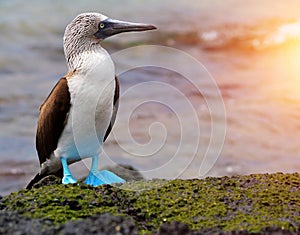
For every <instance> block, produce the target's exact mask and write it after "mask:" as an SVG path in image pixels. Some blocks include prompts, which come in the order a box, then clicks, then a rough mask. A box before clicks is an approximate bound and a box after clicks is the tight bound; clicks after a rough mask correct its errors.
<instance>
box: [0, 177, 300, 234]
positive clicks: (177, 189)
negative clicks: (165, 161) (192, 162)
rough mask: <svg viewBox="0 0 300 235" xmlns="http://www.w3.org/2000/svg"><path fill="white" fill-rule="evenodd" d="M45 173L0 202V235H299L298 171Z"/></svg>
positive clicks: (299, 198)
mask: <svg viewBox="0 0 300 235" xmlns="http://www.w3.org/2000/svg"><path fill="white" fill-rule="evenodd" d="M59 182H60V181H59V179H57V178H55V177H54V178H53V177H48V178H46V179H44V180H43V182H40V184H38V185H37V186H36V187H35V188H34V189H32V190H21V191H19V192H16V193H12V194H11V195H8V196H5V197H3V198H2V199H0V212H1V213H0V224H1V228H0V234H35V231H39V233H38V234H160V235H161V234H175V235H176V234H232V235H234V234H241V235H242V234H299V232H300V230H299V227H300V174H298V173H294V174H282V173H277V174H256V175H248V176H234V177H221V178H212V177H208V178H206V179H203V180H198V179H192V180H170V181H168V180H150V181H145V180H139V181H131V182H127V183H125V184H117V185H102V186H99V187H95V188H94V187H91V186H88V185H85V184H83V183H81V182H79V183H77V184H74V185H62V184H61V183H59Z"/></svg>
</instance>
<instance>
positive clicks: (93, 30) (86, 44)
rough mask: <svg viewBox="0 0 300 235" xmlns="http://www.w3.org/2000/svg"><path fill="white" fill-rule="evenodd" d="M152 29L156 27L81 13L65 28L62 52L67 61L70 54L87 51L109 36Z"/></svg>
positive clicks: (95, 14) (97, 14) (96, 14)
mask: <svg viewBox="0 0 300 235" xmlns="http://www.w3.org/2000/svg"><path fill="white" fill-rule="evenodd" d="M153 29H156V27H155V26H153V25H150V24H141V23H132V22H125V21H120V20H114V19H111V18H108V17H107V16H105V15H102V14H99V13H82V14H79V15H78V16H77V17H76V18H75V19H74V20H73V21H72V22H71V23H70V24H68V26H67V27H66V30H65V34H64V51H65V54H66V57H67V59H68V58H69V57H71V56H72V54H74V53H75V54H76V53H80V52H81V51H85V50H89V49H91V48H92V47H93V46H94V45H97V44H99V42H101V41H103V40H104V39H106V38H108V37H110V36H113V35H116V34H119V33H123V32H132V31H146V30H153Z"/></svg>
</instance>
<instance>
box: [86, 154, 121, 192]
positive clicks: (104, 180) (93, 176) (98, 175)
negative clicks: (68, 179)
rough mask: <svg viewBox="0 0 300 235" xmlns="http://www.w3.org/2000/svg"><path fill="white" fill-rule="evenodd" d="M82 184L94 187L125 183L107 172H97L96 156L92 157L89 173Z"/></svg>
mask: <svg viewBox="0 0 300 235" xmlns="http://www.w3.org/2000/svg"><path fill="white" fill-rule="evenodd" d="M84 183H86V184H89V185H93V186H94V187H96V186H99V185H102V184H113V183H125V180H123V179H122V178H120V177H119V176H117V175H116V174H114V173H112V172H110V171H108V170H102V171H98V156H94V157H93V158H92V166H91V169H90V173H89V175H88V177H87V178H86V179H85V181H84Z"/></svg>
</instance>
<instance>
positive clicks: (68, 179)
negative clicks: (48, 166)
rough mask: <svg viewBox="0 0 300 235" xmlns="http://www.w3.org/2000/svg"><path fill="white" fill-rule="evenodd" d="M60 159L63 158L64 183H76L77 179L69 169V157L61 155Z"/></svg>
mask: <svg viewBox="0 0 300 235" xmlns="http://www.w3.org/2000/svg"><path fill="white" fill-rule="evenodd" d="M60 160H61V164H62V166H63V173H64V176H63V178H62V183H63V184H74V183H76V182H77V180H76V179H75V178H74V177H73V175H72V173H71V171H70V169H69V166H68V163H67V159H66V158H64V157H61V158H60Z"/></svg>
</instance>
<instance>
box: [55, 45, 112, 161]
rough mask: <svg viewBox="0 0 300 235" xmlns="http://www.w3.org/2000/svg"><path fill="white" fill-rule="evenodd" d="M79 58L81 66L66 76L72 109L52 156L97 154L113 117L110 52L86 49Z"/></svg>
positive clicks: (71, 156) (82, 156) (78, 156)
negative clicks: (73, 73)
mask: <svg viewBox="0 0 300 235" xmlns="http://www.w3.org/2000/svg"><path fill="white" fill-rule="evenodd" d="M80 60H81V62H82V64H81V69H80V70H79V72H78V73H76V74H75V75H74V76H73V77H71V78H70V79H68V86H69V91H70V94H71V109H70V113H69V117H68V122H67V125H66V126H65V129H64V131H63V133H62V135H61V137H60V139H59V142H58V146H57V149H56V150H55V151H54V155H55V157H66V158H70V159H78V158H86V157H91V156H95V155H98V154H99V152H100V151H101V145H102V141H103V137H104V135H105V133H106V130H107V128H108V126H109V123H110V120H111V117H112V112H113V97H114V91H115V69H114V64H113V62H112V60H111V58H110V56H109V54H108V53H107V52H106V51H105V50H104V49H101V51H97V53H96V52H85V53H84V54H81V58H80Z"/></svg>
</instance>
